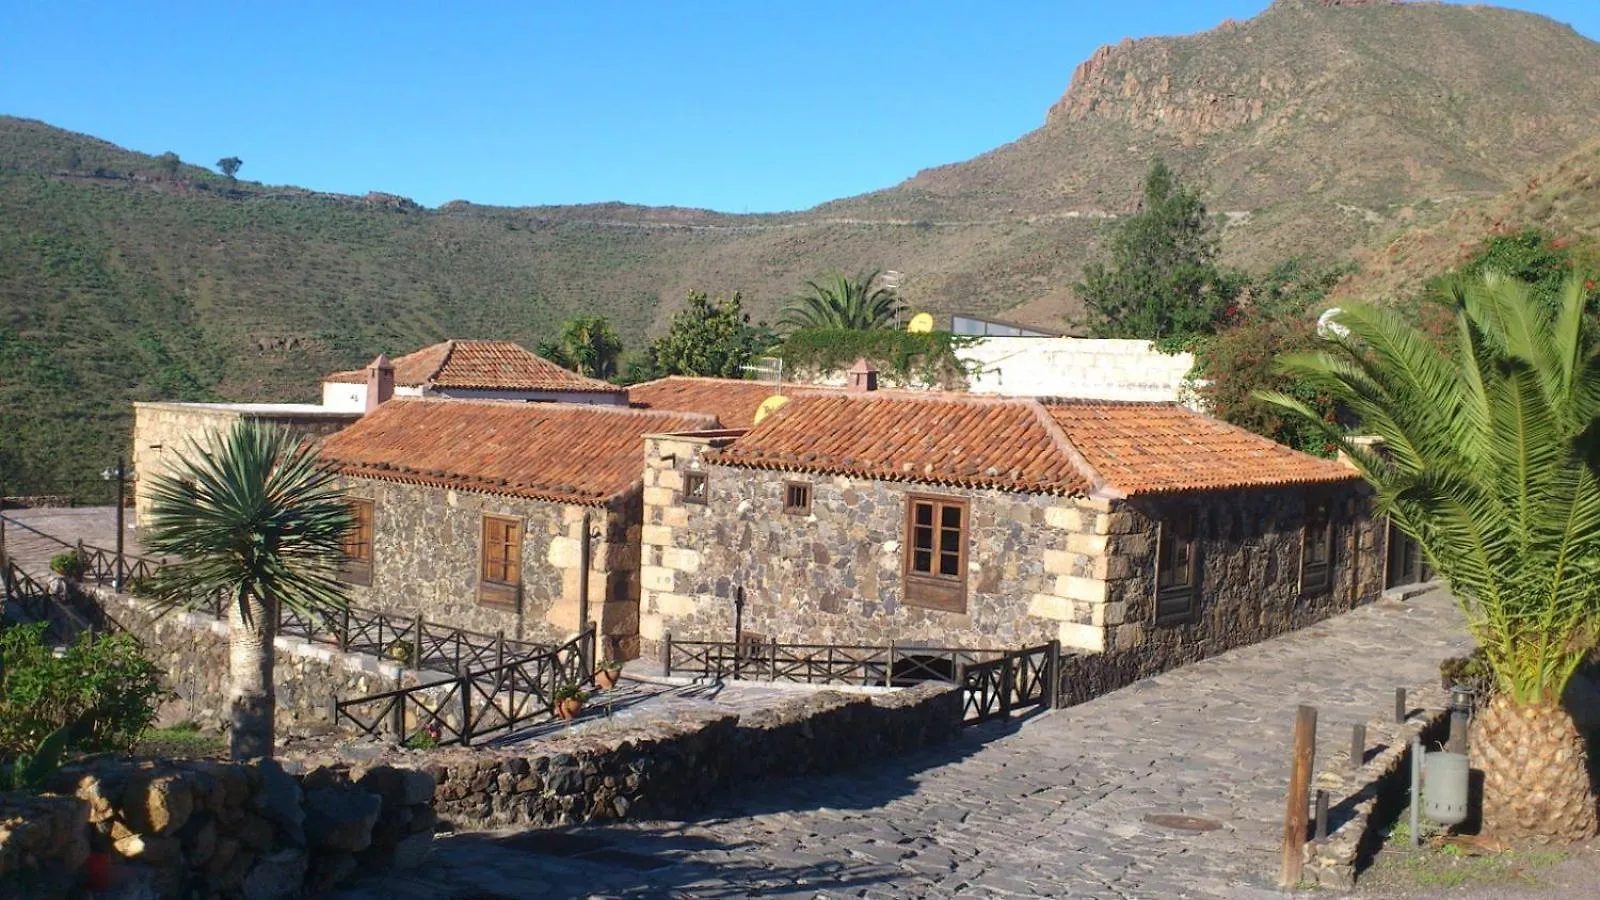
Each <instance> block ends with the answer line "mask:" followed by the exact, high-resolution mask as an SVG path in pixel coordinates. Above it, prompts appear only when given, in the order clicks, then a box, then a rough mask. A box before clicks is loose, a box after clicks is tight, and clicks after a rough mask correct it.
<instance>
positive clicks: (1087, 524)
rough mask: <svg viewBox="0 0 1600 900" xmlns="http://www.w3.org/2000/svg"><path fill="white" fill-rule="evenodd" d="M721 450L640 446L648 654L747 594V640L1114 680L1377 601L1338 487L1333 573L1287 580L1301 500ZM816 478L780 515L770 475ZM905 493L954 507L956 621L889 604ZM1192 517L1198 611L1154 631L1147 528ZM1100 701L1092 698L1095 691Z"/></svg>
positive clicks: (721, 631)
mask: <svg viewBox="0 0 1600 900" xmlns="http://www.w3.org/2000/svg"><path fill="white" fill-rule="evenodd" d="M719 440H720V439H717V438H703V437H695V436H683V435H663V436H652V437H651V438H649V439H648V440H647V441H646V473H645V485H646V486H645V497H644V499H645V526H644V529H643V551H642V553H643V560H642V563H643V564H642V567H641V579H642V585H643V593H642V596H641V601H640V608H641V619H640V633H641V635H642V636H643V637H644V639H645V642H646V644H647V646H648V647H649V648H650V649H652V650H653V649H655V645H656V642H658V641H660V640H661V638H662V636H663V635H665V634H666V633H667V632H669V631H670V632H671V633H672V634H673V636H674V637H675V638H679V639H702V640H707V639H710V640H727V639H728V638H729V637H731V635H732V633H733V615H734V608H733V603H732V598H733V594H734V590H735V589H736V588H737V587H739V586H741V585H742V586H744V588H745V592H746V594H745V597H746V604H745V608H744V628H745V631H746V632H747V633H753V634H757V635H759V636H760V637H761V638H763V639H773V638H776V639H777V640H778V641H780V642H797V643H824V644H852V643H866V644H886V643H888V642H889V641H891V640H893V641H896V642H898V643H901V644H907V643H912V642H918V643H923V644H924V645H932V646H956V647H971V648H975V647H990V648H993V647H1017V646H1021V645H1026V644H1036V643H1040V642H1043V641H1047V640H1051V639H1059V640H1060V641H1061V643H1062V646H1063V647H1064V648H1066V649H1067V650H1069V651H1074V652H1076V653H1079V654H1091V655H1095V654H1108V655H1115V657H1116V658H1115V659H1112V658H1108V657H1106V656H1102V657H1101V658H1099V659H1097V660H1093V661H1092V663H1091V661H1090V660H1081V661H1077V662H1075V663H1074V665H1076V666H1079V667H1081V668H1082V670H1083V671H1082V675H1083V678H1084V679H1085V680H1086V681H1087V682H1091V683H1094V684H1097V685H1102V686H1104V687H1105V689H1111V688H1114V687H1117V686H1120V685H1121V684H1126V683H1127V682H1128V681H1131V680H1132V679H1133V678H1136V677H1138V676H1140V675H1142V674H1150V673H1152V672H1158V671H1163V670H1165V669H1168V668H1171V667H1172V666H1174V665H1178V664H1181V663H1184V662H1189V661H1192V660H1195V659H1200V658H1202V657H1205V656H1209V655H1212V654H1214V653H1218V652H1221V651H1223V650H1227V649H1230V648H1232V647H1236V646H1241V645H1244V644H1249V643H1254V642H1256V641H1260V640H1263V639H1265V638H1267V637H1271V636H1273V635H1276V634H1281V633H1283V632H1285V631H1289V630H1292V629H1295V628H1299V627H1302V626H1304V625H1306V624H1309V623H1310V622H1314V621H1317V620H1319V619H1323V618H1326V617H1327V616H1330V615H1333V614H1336V613H1339V612H1343V611H1346V610H1349V609H1351V608H1353V607H1354V606H1356V605H1358V604H1360V603H1363V602H1367V601H1370V600H1372V599H1375V598H1376V597H1377V596H1378V594H1379V593H1380V591H1381V584H1382V576H1383V572H1382V560H1383V558H1384V552H1385V547H1384V545H1383V541H1384V535H1383V530H1382V529H1381V528H1375V527H1374V526H1373V523H1372V522H1371V521H1370V519H1369V518H1368V516H1367V514H1366V508H1367V505H1366V501H1365V496H1364V494H1363V489H1361V488H1360V487H1359V486H1357V485H1356V484H1354V483H1351V484H1349V485H1344V486H1338V487H1335V488H1329V489H1324V490H1325V491H1327V492H1328V493H1327V494H1326V495H1327V496H1329V497H1331V498H1332V499H1334V501H1335V509H1336V518H1337V523H1336V529H1337V530H1336V535H1335V545H1336V547H1335V565H1334V579H1333V584H1332V586H1331V588H1329V589H1325V590H1323V591H1320V592H1302V591H1301V589H1300V584H1301V582H1300V556H1301V543H1302V533H1303V526H1304V521H1305V511H1306V508H1307V498H1308V496H1310V489H1305V488H1298V487H1293V488H1290V487H1286V488H1276V489H1254V490H1238V491H1222V492H1210V493H1201V494H1194V495H1189V496H1185V497H1183V498H1181V499H1177V500H1168V501H1161V502H1149V501H1144V500H1135V501H1125V500H1112V499H1105V498H1086V497H1078V498H1064V497H1051V496H1044V495H1031V494H1019V493H1009V492H1001V491H987V490H981V491H972V490H961V489H950V488H940V487H931V486H930V487H923V486H919V485H915V484H910V483H900V482H886V481H879V480H868V479H858V478H846V477H840V476H819V475H788V474H785V473H782V472H771V471H764V470H756V469H748V468H741V467H733V466H719V465H715V464H709V463H707V462H705V460H704V459H703V458H702V454H703V453H704V452H705V451H706V450H707V449H710V448H712V447H714V446H716V445H717V444H718V442H719ZM689 472H701V473H704V474H705V475H706V477H707V502H706V503H705V504H704V505H700V504H696V503H686V502H684V500H683V493H682V492H683V484H684V477H685V475H686V473H689ZM791 479H793V480H803V481H806V482H809V483H810V484H811V486H812V496H811V512H810V514H809V515H804V516H800V515H790V514H785V513H784V512H783V511H782V507H783V491H784V483H785V482H786V481H788V480H791ZM909 494H934V495H942V496H954V497H960V498H963V499H966V500H967V501H968V502H969V511H970V523H971V524H970V526H969V527H970V537H969V546H968V556H969V562H968V573H967V577H968V592H967V611H966V612H965V613H964V614H958V613H951V612H943V611H938V610H931V609H924V608H920V607H914V606H908V605H907V604H905V603H904V602H903V596H902V581H903V578H902V575H901V566H902V553H903V552H904V548H903V543H904V541H905V533H904V532H905V524H904V523H905V509H906V501H907V496H908V495H909ZM1179 507H1183V508H1187V509H1192V510H1194V511H1195V512H1196V513H1197V526H1198V536H1197V547H1198V556H1199V560H1200V566H1199V577H1200V583H1201V590H1200V595H1199V601H1198V604H1197V606H1196V611H1195V615H1194V617H1193V618H1192V620H1190V621H1186V622H1183V623H1179V624H1163V625H1161V626H1157V625H1156V624H1155V608H1154V606H1155V604H1154V596H1155V587H1154V582H1155V577H1156V572H1155V557H1156V540H1157V533H1158V522H1159V521H1160V520H1161V518H1162V517H1163V516H1165V515H1167V514H1168V513H1170V512H1171V511H1172V510H1174V509H1177V508H1179ZM1102 692H1103V691H1102Z"/></svg>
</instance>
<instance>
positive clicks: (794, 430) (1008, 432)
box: [708, 391, 1090, 494]
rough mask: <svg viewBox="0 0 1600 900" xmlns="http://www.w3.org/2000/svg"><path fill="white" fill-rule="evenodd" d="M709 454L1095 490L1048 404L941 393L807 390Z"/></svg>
mask: <svg viewBox="0 0 1600 900" xmlns="http://www.w3.org/2000/svg"><path fill="white" fill-rule="evenodd" d="M708 458H710V459H715V461H717V462H725V463H728V464H731V465H741V466H751V467H755V468H766V469H789V470H796V471H815V472H835V473H840V474H848V475H856V476H860V477H864V478H885V479H892V480H898V481H921V482H927V483H931V484H947V485H958V486H962V487H993V488H1002V489H1006V490H1018V491H1028V492H1034V493H1057V494H1074V493H1083V492H1085V491H1087V490H1088V489H1089V487H1090V483H1089V481H1088V479H1087V478H1086V477H1085V474H1084V471H1083V469H1082V467H1081V461H1080V460H1079V459H1078V458H1077V454H1076V452H1075V451H1073V449H1072V448H1071V446H1070V445H1068V444H1067V443H1066V440H1065V438H1064V437H1063V436H1062V435H1061V433H1060V429H1059V428H1057V427H1056V426H1055V423H1054V421H1053V420H1051V418H1050V417H1049V416H1048V415H1046V414H1045V412H1044V408H1043V407H1042V406H1041V405H1040V404H1038V403H1036V402H1034V401H1032V400H1024V399H1013V398H1008V397H978V396H974V395H970V394H955V393H940V392H931V391H928V392H924V391H872V392H870V393H850V392H845V391H831V392H826V393H814V394H803V395H800V396H797V397H795V398H793V399H792V400H791V401H790V402H789V403H788V404H787V405H785V406H784V407H783V408H782V409H781V410H779V411H778V412H777V413H775V414H773V415H771V416H768V417H767V418H766V419H765V420H763V421H762V422H761V424H759V425H757V426H755V427H754V428H752V429H751V430H750V432H749V433H748V434H746V435H745V436H744V437H742V438H739V439H738V440H735V441H734V442H733V443H732V444H730V445H728V446H727V447H726V448H724V449H723V450H722V451H720V452H719V453H716V454H713V455H710V456H708Z"/></svg>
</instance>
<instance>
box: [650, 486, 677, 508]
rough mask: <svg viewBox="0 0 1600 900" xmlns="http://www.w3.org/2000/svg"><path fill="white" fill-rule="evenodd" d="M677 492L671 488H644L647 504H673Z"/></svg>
mask: <svg viewBox="0 0 1600 900" xmlns="http://www.w3.org/2000/svg"><path fill="white" fill-rule="evenodd" d="M674 496H675V494H674V493H673V491H672V489H671V488H664V487H647V488H645V489H644V502H645V505H646V506H671V505H672V501H673V498H674Z"/></svg>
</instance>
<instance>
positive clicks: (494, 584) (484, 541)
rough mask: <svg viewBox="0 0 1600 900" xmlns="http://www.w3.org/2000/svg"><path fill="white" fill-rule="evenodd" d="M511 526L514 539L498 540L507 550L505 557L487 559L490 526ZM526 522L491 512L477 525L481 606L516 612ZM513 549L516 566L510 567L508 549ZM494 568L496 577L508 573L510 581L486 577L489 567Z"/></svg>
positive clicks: (525, 538)
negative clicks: (496, 571)
mask: <svg viewBox="0 0 1600 900" xmlns="http://www.w3.org/2000/svg"><path fill="white" fill-rule="evenodd" d="M496 526H498V527H510V528H514V529H516V532H515V537H514V538H511V539H506V538H504V537H502V538H501V540H500V541H499V543H501V544H502V545H504V547H505V548H507V551H508V552H507V553H506V555H505V556H503V557H501V558H499V559H495V558H494V557H491V556H490V553H489V544H490V540H489V537H490V532H489V529H490V528H491V527H496ZM527 537H528V535H527V527H526V523H525V522H524V521H523V520H522V519H521V518H518V517H516V516H499V515H494V514H492V513H483V514H482V518H481V521H480V522H479V524H478V602H479V603H480V604H482V605H484V606H492V607H495V608H497V609H510V610H515V609H516V608H517V607H518V601H519V600H520V599H521V597H522V562H523V560H522V545H523V542H524V541H525V540H527ZM512 547H514V548H515V554H516V565H515V566H512V565H511V553H510V552H509V551H510V548H512ZM491 564H492V565H495V566H496V567H497V568H498V570H499V574H502V575H505V574H508V573H509V574H510V575H511V576H512V578H507V579H501V578H491V577H490V576H489V568H490V566H491Z"/></svg>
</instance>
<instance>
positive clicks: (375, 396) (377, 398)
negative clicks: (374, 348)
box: [367, 353, 394, 412]
mask: <svg viewBox="0 0 1600 900" xmlns="http://www.w3.org/2000/svg"><path fill="white" fill-rule="evenodd" d="M393 396H394V365H393V364H392V363H390V362H389V357H387V356H384V355H383V354H382V353H379V354H378V358H377V359H375V360H373V361H372V362H371V363H370V364H369V365H368V366H367V412H372V411H373V410H375V409H377V408H378V404H380V403H383V402H385V401H387V400H388V399H389V398H390V397H393Z"/></svg>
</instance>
